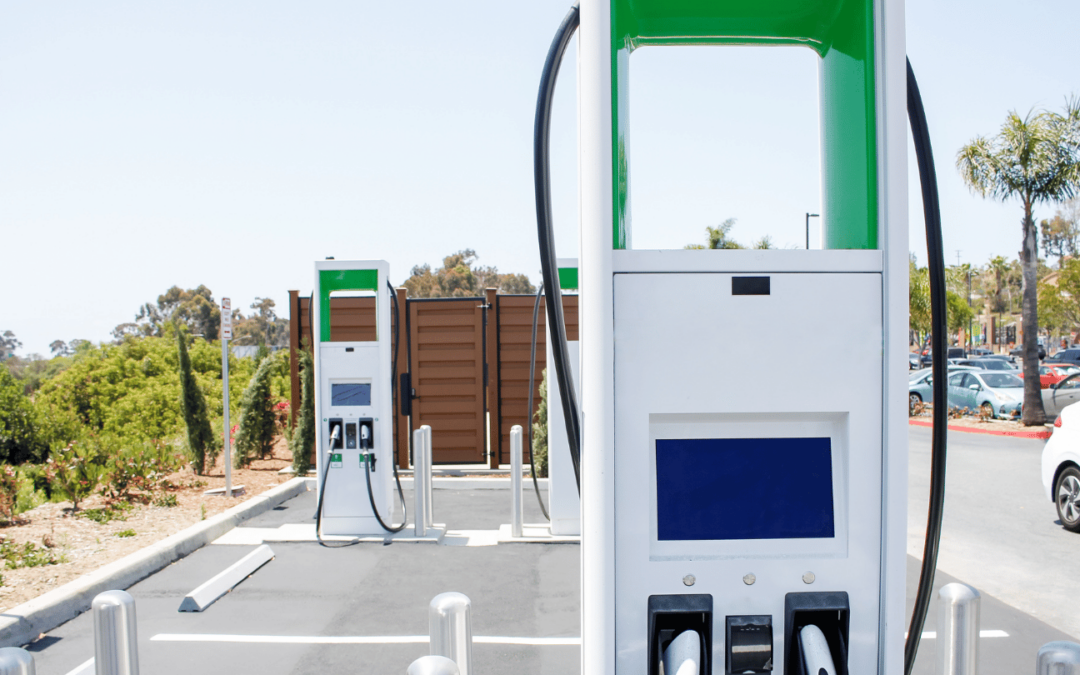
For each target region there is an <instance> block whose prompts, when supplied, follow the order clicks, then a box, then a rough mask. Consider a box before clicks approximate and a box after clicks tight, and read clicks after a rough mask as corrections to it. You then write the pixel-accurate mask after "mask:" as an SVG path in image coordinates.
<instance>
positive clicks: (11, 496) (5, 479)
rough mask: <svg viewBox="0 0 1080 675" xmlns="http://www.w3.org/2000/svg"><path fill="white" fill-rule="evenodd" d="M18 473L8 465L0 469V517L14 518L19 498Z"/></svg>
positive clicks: (8, 519)
mask: <svg viewBox="0 0 1080 675" xmlns="http://www.w3.org/2000/svg"><path fill="white" fill-rule="evenodd" d="M19 482H20V481H19V474H18V472H16V471H15V469H13V468H11V467H10V466H5V467H4V468H3V469H2V470H0V518H3V519H4V520H5V521H8V522H10V521H12V520H14V519H15V505H16V503H17V502H18V500H19Z"/></svg>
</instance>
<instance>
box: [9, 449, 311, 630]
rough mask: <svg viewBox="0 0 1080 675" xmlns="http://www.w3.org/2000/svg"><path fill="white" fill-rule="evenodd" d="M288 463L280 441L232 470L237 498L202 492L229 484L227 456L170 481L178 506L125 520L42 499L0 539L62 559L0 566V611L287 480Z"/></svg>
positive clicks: (91, 503) (90, 503)
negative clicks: (90, 515)
mask: <svg viewBox="0 0 1080 675" xmlns="http://www.w3.org/2000/svg"><path fill="white" fill-rule="evenodd" d="M290 463H291V459H290V455H289V450H288V447H287V446H286V444H285V442H284V441H283V440H282V439H278V441H277V443H275V445H274V450H273V453H272V454H271V456H270V457H268V458H267V459H264V460H256V461H254V462H252V463H251V466H250V468H247V469H233V471H232V483H233V486H234V487H236V486H239V485H243V486H244V488H245V492H244V494H243V495H241V496H234V497H232V498H226V497H223V496H222V497H218V496H207V495H204V494H203V492H204V491H206V490H209V489H211V488H215V487H224V486H225V469H224V465H223V460H222V458H220V457H219V458H218V460H217V463H216V465H215V466H214V467H213V468H212V469H211V470H210V471H209V472H208V473H209V475H207V476H196V475H194V474H193V473H192V472H191V471H190V470H185V471H181V472H177V473H175V474H173V475H172V476H170V481H171V482H172V483H173V484H174V485H177V486H178V487H177V488H176V489H174V490H171V491H170V492H171V494H174V495H176V497H177V501H178V502H179V504H178V505H177V506H173V507H162V506H153V505H152V504H146V505H144V504H140V503H138V502H135V503H134V504H133V506H134V508H132V509H131V510H129V511H126V512H124V513H123V514H122V516H121V517H122V518H123V520H112V521H110V522H108V523H104V524H99V523H97V522H94V521H92V520H89V519H87V518H85V517H83V516H79V515H73V514H72V513H71V503H70V502H59V503H53V504H43V505H41V506H39V507H38V508H36V509H33V510H31V511H27V512H25V513H23V514H22V515H21V516H20V517H19V522H18V523H17V524H15V525H9V526H7V527H3V528H0V537H2V538H4V539H6V540H7V541H11V542H14V543H17V544H22V543H24V542H33V543H35V544H37V545H39V546H41V545H44V546H47V547H49V548H51V549H52V551H53V552H54V553H56V554H58V555H59V556H60V557H61V559H62V560H63V562H60V563H58V564H55V565H45V566H41V567H21V568H18V569H0V575H2V576H3V585H2V586H0V612H3V611H7V610H8V609H11V608H12V607H15V606H16V605H20V604H22V603H24V602H26V601H27V600H31V599H33V598H35V597H37V596H39V595H41V594H43V593H47V592H48V591H51V590H53V589H54V588H57V587H58V586H61V585H63V584H65V583H67V582H69V581H72V580H73V579H75V578H77V577H79V576H81V575H83V574H86V573H87V572H92V571H94V570H96V569H97V568H99V567H101V566H102V565H105V564H108V563H110V562H113V561H114V560H118V559H120V558H123V557H124V556H126V555H128V554H130V553H134V552H135V551H137V550H139V549H141V548H143V547H144V546H148V545H149V544H152V543H154V542H156V541H160V540H162V539H164V538H166V537H168V536H170V535H172V534H176V533H177V532H179V531H180V530H183V529H184V528H186V527H189V526H191V525H194V524H195V523H197V522H199V521H200V520H205V519H206V518H209V517H211V516H213V515H216V514H218V513H221V512H222V511H225V510H227V509H230V508H232V507H233V506H236V505H237V504H240V503H242V502H244V501H245V500H248V499H250V498H251V497H253V496H256V495H258V494H260V493H262V492H265V491H266V490H269V489H270V488H272V487H274V486H276V485H278V484H280V483H283V482H285V481H286V480H288V479H289V478H290V477H291V476H289V475H278V471H279V470H281V469H283V468H285V467H286V466H289V465H290ZM105 503H106V500H105V499H104V498H102V497H100V496H94V497H92V498H90V499H87V500H86V501H85V502H83V503H81V504H80V506H79V508H80V511H85V510H86V509H93V508H98V507H101V506H103V505H104V504H105ZM126 530H134V531H135V535H134V536H126V537H118V536H117V533H119V532H124V531H126Z"/></svg>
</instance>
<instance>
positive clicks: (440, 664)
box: [405, 656, 461, 675]
mask: <svg viewBox="0 0 1080 675" xmlns="http://www.w3.org/2000/svg"><path fill="white" fill-rule="evenodd" d="M405 675H461V671H460V670H458V667H457V664H456V663H454V662H453V661H451V660H450V659H448V658H446V657H445V656H421V657H420V658H418V659H416V660H415V661H413V662H412V665H410V666H409V671H408V672H407V673H406V674H405Z"/></svg>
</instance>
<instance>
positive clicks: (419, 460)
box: [412, 427, 429, 537]
mask: <svg viewBox="0 0 1080 675" xmlns="http://www.w3.org/2000/svg"><path fill="white" fill-rule="evenodd" d="M412 438H413V513H414V514H415V515H414V516H413V527H414V528H415V534H416V536H418V537H423V536H425V535H427V525H428V523H427V496H428V491H427V478H428V475H429V472H428V468H427V466H426V463H427V462H426V460H425V456H426V454H427V453H425V452H424V429H423V427H421V428H420V429H417V430H416V431H414V432H413V434H412Z"/></svg>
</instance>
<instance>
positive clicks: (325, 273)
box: [319, 270, 379, 342]
mask: <svg viewBox="0 0 1080 675" xmlns="http://www.w3.org/2000/svg"><path fill="white" fill-rule="evenodd" d="M378 290H379V271H378V270H319V342H332V340H331V339H330V294H331V293H333V292H334V291H378ZM375 302H376V303H378V299H376V300H375ZM375 329H376V330H378V329H379V323H378V321H376V322H375Z"/></svg>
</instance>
